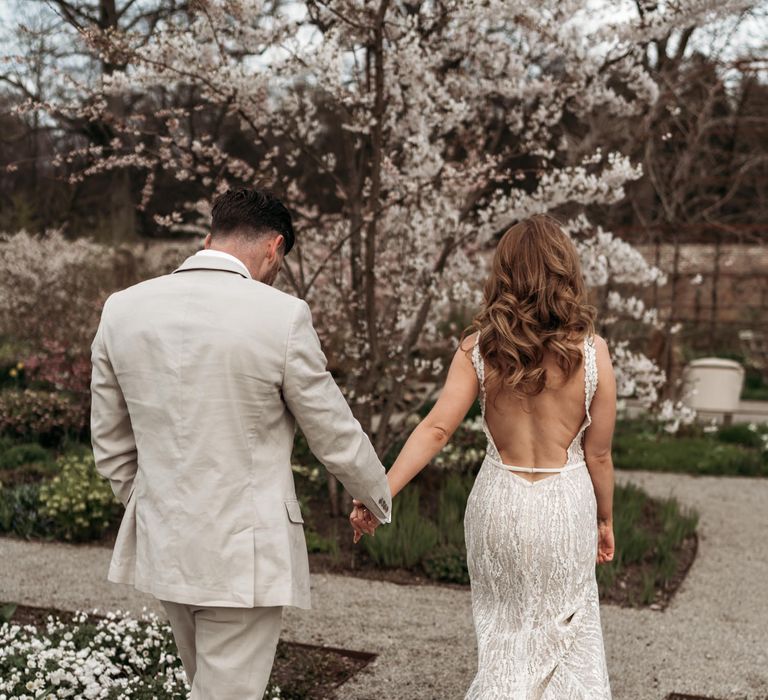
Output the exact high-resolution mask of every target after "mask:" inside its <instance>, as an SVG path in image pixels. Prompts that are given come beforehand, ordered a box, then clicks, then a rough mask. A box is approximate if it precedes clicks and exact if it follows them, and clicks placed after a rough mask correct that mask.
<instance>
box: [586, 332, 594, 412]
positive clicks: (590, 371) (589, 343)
mask: <svg viewBox="0 0 768 700" xmlns="http://www.w3.org/2000/svg"><path fill="white" fill-rule="evenodd" d="M595 391H597V352H596V350H595V336H594V335H588V336H587V337H586V338H584V401H585V404H586V408H587V414H589V407H590V406H591V405H592V399H593V398H594V396H595Z"/></svg>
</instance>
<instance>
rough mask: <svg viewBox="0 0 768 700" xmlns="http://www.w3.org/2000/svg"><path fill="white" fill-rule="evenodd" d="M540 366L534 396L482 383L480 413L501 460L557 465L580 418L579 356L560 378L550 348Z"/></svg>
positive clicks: (514, 463) (583, 413)
mask: <svg viewBox="0 0 768 700" xmlns="http://www.w3.org/2000/svg"><path fill="white" fill-rule="evenodd" d="M542 367H543V368H544V369H546V370H547V386H546V388H545V389H544V391H542V392H541V393H540V394H538V395H536V396H533V397H519V396H515V395H513V394H512V393H511V392H510V391H509V390H508V389H505V387H503V386H502V387H497V388H495V389H494V388H492V387H488V388H487V389H488V398H487V402H486V408H485V418H486V421H487V423H488V428H489V430H490V432H491V435H493V439H494V442H495V443H496V447H497V448H498V450H499V454H500V455H501V459H502V461H503V462H504V463H505V464H509V465H512V466H520V467H536V468H560V467H562V466H563V465H564V464H565V462H566V458H567V454H566V453H567V451H568V447H569V445H570V444H571V442H572V440H573V438H574V436H575V435H576V434H577V433H578V432H579V428H581V425H582V423H583V422H584V418H585V416H586V411H585V407H584V363H583V361H582V364H581V367H580V368H579V369H578V370H577V371H575V372H574V373H573V374H572V375H571V377H570V378H568V379H567V380H565V381H564V377H563V372H562V370H561V369H560V368H559V367H558V365H557V362H556V361H555V358H554V357H553V355H552V354H551V353H546V354H545V356H544V361H543V362H542ZM518 475H519V476H521V477H523V478H527V479H529V480H531V481H536V480H538V479H542V478H544V479H545V478H547V476H549V474H546V473H545V474H535V473H534V474H527V473H524V472H518Z"/></svg>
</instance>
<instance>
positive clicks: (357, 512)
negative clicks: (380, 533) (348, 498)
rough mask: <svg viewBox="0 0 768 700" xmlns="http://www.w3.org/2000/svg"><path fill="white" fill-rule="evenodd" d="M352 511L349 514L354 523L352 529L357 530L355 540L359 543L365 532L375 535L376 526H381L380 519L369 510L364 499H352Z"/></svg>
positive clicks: (351, 522)
mask: <svg viewBox="0 0 768 700" xmlns="http://www.w3.org/2000/svg"><path fill="white" fill-rule="evenodd" d="M352 505H353V506H354V507H353V508H352V512H351V513H350V515H349V522H350V524H351V525H352V529H353V530H354V531H355V534H354V538H353V541H354V543H355V544H357V543H358V542H359V541H360V540H361V539H362V537H363V534H364V533H365V534H367V535H370V536H371V537H374V536H375V532H376V528H377V527H378V526H379V524H380V523H379V521H378V519H377V518H375V517H374V515H373V513H371V511H369V510H368V509H367V508H366V507H365V505H364V504H363V503H362V501H358V500H357V499H354V500H353V501H352Z"/></svg>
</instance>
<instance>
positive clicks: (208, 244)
mask: <svg viewBox="0 0 768 700" xmlns="http://www.w3.org/2000/svg"><path fill="white" fill-rule="evenodd" d="M212 240H213V236H212V235H211V234H210V233H209V234H208V235H207V236H206V237H205V240H204V241H203V248H205V249H206V250H208V249H209V248H210V247H211V241H212Z"/></svg>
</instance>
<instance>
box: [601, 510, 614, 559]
mask: <svg viewBox="0 0 768 700" xmlns="http://www.w3.org/2000/svg"><path fill="white" fill-rule="evenodd" d="M615 546H616V545H615V543H614V541H613V521H612V520H598V521H597V563H598V564H605V563H607V562H609V561H612V560H613V553H614V549H615Z"/></svg>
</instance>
